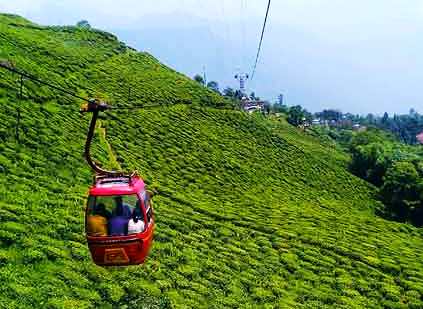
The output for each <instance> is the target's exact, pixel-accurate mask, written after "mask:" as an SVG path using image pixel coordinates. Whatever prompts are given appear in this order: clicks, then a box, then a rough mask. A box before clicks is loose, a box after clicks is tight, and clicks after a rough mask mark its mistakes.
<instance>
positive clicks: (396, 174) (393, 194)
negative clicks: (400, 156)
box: [380, 162, 423, 225]
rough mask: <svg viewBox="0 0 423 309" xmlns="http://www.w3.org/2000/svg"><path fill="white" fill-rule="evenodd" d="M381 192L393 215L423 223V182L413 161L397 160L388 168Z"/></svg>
mask: <svg viewBox="0 0 423 309" xmlns="http://www.w3.org/2000/svg"><path fill="white" fill-rule="evenodd" d="M380 194H381V199H382V201H383V202H384V204H385V205H386V207H387V210H388V212H389V214H390V215H391V216H393V217H394V218H396V219H398V220H401V221H405V220H411V221H413V222H414V223H417V224H419V225H421V224H422V217H421V214H422V207H423V205H422V197H423V182H422V179H421V177H419V173H418V172H417V170H416V168H415V166H414V165H413V164H412V163H411V162H396V163H394V164H393V165H392V166H391V167H390V168H389V169H388V170H387V172H386V176H385V177H384V183H383V186H382V188H381V190H380Z"/></svg>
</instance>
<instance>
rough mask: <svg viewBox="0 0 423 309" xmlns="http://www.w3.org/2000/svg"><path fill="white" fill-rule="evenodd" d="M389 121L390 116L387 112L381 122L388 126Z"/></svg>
mask: <svg viewBox="0 0 423 309" xmlns="http://www.w3.org/2000/svg"><path fill="white" fill-rule="evenodd" d="M388 120H389V115H388V113H387V112H385V113H384V114H383V117H382V120H381V122H382V124H387V123H388Z"/></svg>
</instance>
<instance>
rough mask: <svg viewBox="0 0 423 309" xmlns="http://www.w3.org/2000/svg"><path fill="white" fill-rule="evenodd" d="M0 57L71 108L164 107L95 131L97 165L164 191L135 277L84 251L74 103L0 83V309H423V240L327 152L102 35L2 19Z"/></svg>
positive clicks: (86, 176)
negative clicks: (100, 103) (135, 175)
mask: <svg viewBox="0 0 423 309" xmlns="http://www.w3.org/2000/svg"><path fill="white" fill-rule="evenodd" d="M0 47H1V48H0V58H5V59H9V60H11V61H13V62H14V63H15V65H16V66H17V67H19V68H22V69H24V70H26V71H28V72H31V73H32V74H34V75H37V76H39V77H40V78H43V79H47V80H51V81H53V82H55V83H57V84H58V85H61V86H63V87H67V88H68V89H69V90H71V91H75V92H77V93H79V94H81V95H86V96H98V97H102V98H104V99H107V100H108V101H109V102H111V103H113V104H123V105H131V104H135V103H131V102H138V103H163V102H166V103H169V105H170V106H166V107H163V108H158V109H154V110H138V111H131V112H125V111H119V112H114V113H112V114H111V115H109V116H107V115H105V116H103V117H102V119H101V123H100V125H101V127H102V128H104V129H105V132H106V139H104V138H100V136H97V137H96V147H95V151H94V153H95V156H96V158H97V159H98V160H99V161H100V162H102V164H103V165H106V166H107V165H112V164H120V165H121V166H122V167H123V168H125V169H127V170H131V169H138V170H139V171H140V173H141V174H142V175H143V176H144V177H145V179H146V180H147V182H148V183H149V184H150V186H151V187H153V188H156V189H157V190H158V191H159V192H160V193H161V194H160V195H158V196H157V197H156V198H155V200H154V202H155V203H154V207H155V214H156V222H157V229H156V234H155V243H154V247H153V251H152V253H151V256H150V258H149V259H148V261H147V263H146V264H145V265H143V266H138V267H129V268H108V269H105V268H100V267H97V266H95V265H94V264H93V263H92V262H91V261H90V256H89V251H88V249H87V247H86V243H85V237H84V207H85V205H84V203H85V197H86V192H87V188H88V186H89V185H90V181H91V176H92V175H91V171H90V170H89V169H88V167H87V166H86V164H85V162H84V161H83V158H82V151H83V143H84V139H85V133H86V130H87V125H88V117H81V116H80V115H79V113H78V112H77V111H78V108H79V105H80V103H81V102H77V101H74V100H72V99H69V98H66V96H64V95H63V94H60V93H57V92H54V91H52V90H51V89H48V88H46V87H40V86H39V85H37V84H34V83H33V82H30V81H25V84H24V85H25V87H24V96H25V99H23V100H19V98H18V96H17V86H18V82H17V76H14V75H12V74H11V73H9V72H3V71H0V184H1V185H0V278H1V280H2V285H1V286H0V308H27V307H35V308H79V309H80V308H239V307H242V308H289V307H292V308H298V307H303V308H326V307H330V308H403V307H404V308H405V307H410V308H421V307H422V306H423V302H422V295H423V259H422V257H423V256H422V255H423V254H422V248H423V241H422V232H421V230H419V229H417V228H414V227H412V226H410V225H407V224H400V223H394V222H390V221H386V220H383V219H381V218H379V217H377V216H376V215H375V214H374V210H375V209H376V208H377V207H379V206H380V204H379V202H377V201H376V199H375V198H374V194H375V189H374V187H372V186H371V185H369V184H368V183H366V182H364V181H363V180H361V179H359V178H357V177H355V176H353V175H352V174H351V173H349V172H348V170H347V168H346V166H347V164H348V161H349V157H348V156H347V155H346V154H345V153H343V152H342V151H340V150H338V149H337V148H335V147H334V146H332V145H331V144H329V143H327V144H322V143H321V142H320V141H319V140H317V139H316V138H313V137H311V136H309V135H307V134H305V133H303V132H301V131H299V130H297V129H296V128H294V127H292V126H290V125H288V124H287V123H286V122H285V121H284V120H281V119H277V118H264V117H263V116H261V115H256V114H253V115H248V114H245V113H242V112H240V111H235V110H233V109H230V108H229V105H228V103H226V102H225V101H224V99H223V98H221V97H220V96H218V95H216V94H214V93H212V92H210V91H208V90H206V89H204V88H203V87H201V86H199V85H198V84H196V83H195V82H193V81H192V80H190V79H189V78H187V77H186V76H183V75H182V74H179V73H178V72H175V71H173V70H172V69H170V68H167V67H166V66H164V65H162V64H161V63H160V62H158V61H157V60H155V59H154V57H152V56H151V55H148V54H144V53H139V52H137V51H135V50H133V49H130V48H128V47H127V46H126V45H125V44H124V43H122V42H119V40H118V39H117V38H116V37H115V36H113V35H111V34H109V33H105V32H102V31H99V30H87V29H79V28H75V27H43V26H39V25H36V24H33V23H31V22H29V21H27V20H25V19H23V18H21V17H18V16H11V15H5V14H3V15H0ZM128 84H130V85H131V100H130V101H131V102H128V100H127V97H128V91H129V90H128V88H129V86H128ZM179 100H190V101H193V102H194V103H195V104H193V105H192V106H184V105H172V103H176V102H177V101H179ZM216 107H228V108H227V109H221V108H219V109H217V108H216ZM18 110H19V113H20V115H21V119H20V126H19V127H18V126H17V125H18V123H17V119H18ZM17 127H18V130H17ZM17 132H18V133H19V140H17V138H16V133H17ZM107 144H108V145H109V146H110V147H111V149H112V151H113V153H109V152H107V147H105V146H107ZM110 155H111V156H112V158H110Z"/></svg>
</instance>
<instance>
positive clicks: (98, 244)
mask: <svg viewBox="0 0 423 309" xmlns="http://www.w3.org/2000/svg"><path fill="white" fill-rule="evenodd" d="M109 108H110V107H109V106H108V105H107V104H105V103H102V102H98V101H95V100H93V101H91V102H90V103H88V105H85V106H84V107H83V108H82V109H81V111H82V112H92V113H93V117H92V119H91V124H90V128H89V131H88V134H87V141H86V144H85V158H86V160H87V162H88V164H89V165H90V166H91V168H92V169H93V170H94V171H95V173H96V176H95V178H94V184H93V186H92V187H91V188H90V190H89V196H88V202H87V208H86V213H85V231H86V237H87V243H88V246H89V249H90V252H91V256H92V259H93V261H94V263H96V264H97V265H101V266H116V265H120V266H125V265H136V264H141V263H144V261H145V259H146V257H147V255H148V253H149V251H150V248H151V245H152V242H153V231H154V217H153V208H152V205H151V201H150V198H151V194H150V193H149V192H147V190H146V186H145V183H144V181H143V180H142V179H141V178H140V177H139V176H138V175H137V173H136V172H134V173H132V174H131V175H126V174H125V173H122V172H116V171H106V170H104V169H102V168H100V167H99V166H97V165H96V163H94V161H92V159H91V156H90V146H91V142H92V138H93V134H94V129H95V124H96V121H97V118H98V113H99V112H100V111H104V110H107V109H109Z"/></svg>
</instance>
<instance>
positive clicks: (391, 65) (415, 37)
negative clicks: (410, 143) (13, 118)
mask: <svg viewBox="0 0 423 309" xmlns="http://www.w3.org/2000/svg"><path fill="white" fill-rule="evenodd" d="M266 4H267V0H213V1H208V0H154V1H151V0H150V1H145V0H144V1H142V0H138V1H135V0H120V1H116V0H114V1H111V0H106V1H100V0H92V1H90V0H85V1H81V0H66V1H57V0H56V1H53V0H13V1H11V0H0V11H1V12H8V13H17V14H20V15H22V16H24V17H26V18H28V19H30V20H32V21H35V22H38V23H41V24H75V23H76V22H77V21H78V20H81V19H87V20H88V21H89V22H90V23H91V25H92V26H93V27H95V28H99V29H104V30H107V31H110V32H113V33H115V34H116V35H118V36H119V38H120V39H121V40H123V41H125V42H126V43H127V44H128V45H130V46H133V47H135V48H137V49H138V50H145V51H148V52H150V53H152V54H153V55H154V56H156V57H157V58H159V60H161V61H162V62H164V63H166V64H168V65H170V66H171V67H173V68H175V69H177V70H178V71H181V72H183V73H185V74H187V75H188V76H193V75H194V74H195V73H197V72H198V73H200V72H201V71H202V70H203V65H205V66H206V71H207V77H208V79H209V80H211V79H213V80H216V81H218V82H219V84H220V86H221V87H223V86H232V87H236V81H235V80H233V75H234V73H235V72H237V70H241V71H247V72H250V71H251V68H252V65H253V61H254V57H255V53H256V50H257V45H258V39H259V35H260V31H261V26H262V22H263V18H264V14H265V9H266ZM422 37H423V1H421V0H371V1H369V0H273V1H272V6H271V12H270V16H269V21H268V28H267V32H266V34H265V39H264V44H263V49H262V55H261V60H260V62H259V66H258V70H257V73H256V76H255V79H254V80H253V81H252V82H250V83H249V84H248V87H249V89H250V90H255V91H256V93H257V94H258V95H260V96H262V97H264V98H266V99H269V100H272V101H274V100H275V99H276V97H277V95H278V94H279V93H283V94H284V95H285V97H286V103H287V104H289V105H293V104H301V105H303V106H305V107H306V108H307V109H309V110H311V111H317V110H321V109H323V108H339V109H342V110H343V111H349V112H353V113H363V114H364V113H368V112H375V113H382V112H383V111H388V112H390V113H393V112H397V113H406V112H408V110H409V109H410V108H411V107H414V108H415V109H417V110H418V111H420V112H423V91H422V90H421V89H422V88H423V87H422V82H423V40H422Z"/></svg>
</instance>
